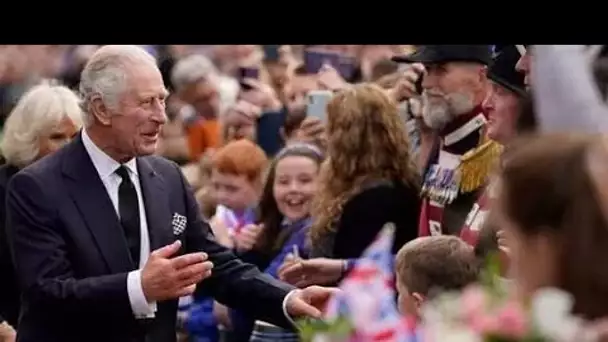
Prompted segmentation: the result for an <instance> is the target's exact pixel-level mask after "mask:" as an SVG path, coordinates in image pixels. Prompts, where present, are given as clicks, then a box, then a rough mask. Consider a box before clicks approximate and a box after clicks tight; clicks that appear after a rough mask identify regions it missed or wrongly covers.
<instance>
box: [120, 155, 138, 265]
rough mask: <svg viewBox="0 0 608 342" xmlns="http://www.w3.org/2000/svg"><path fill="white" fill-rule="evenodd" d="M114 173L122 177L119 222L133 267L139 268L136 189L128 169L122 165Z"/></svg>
mask: <svg viewBox="0 0 608 342" xmlns="http://www.w3.org/2000/svg"><path fill="white" fill-rule="evenodd" d="M116 174H117V175H119V176H120V178H122V182H120V186H119V187H118V212H119V215H120V223H121V224H122V227H123V229H124V230H125V237H126V238H127V245H128V246H129V252H130V253H131V259H132V260H133V263H134V264H135V268H139V251H140V241H139V240H140V232H139V229H140V226H139V202H138V201H137V191H135V186H134V185H133V182H131V178H130V177H129V171H128V170H127V168H126V167H125V166H124V165H122V166H120V167H119V168H118V169H117V170H116Z"/></svg>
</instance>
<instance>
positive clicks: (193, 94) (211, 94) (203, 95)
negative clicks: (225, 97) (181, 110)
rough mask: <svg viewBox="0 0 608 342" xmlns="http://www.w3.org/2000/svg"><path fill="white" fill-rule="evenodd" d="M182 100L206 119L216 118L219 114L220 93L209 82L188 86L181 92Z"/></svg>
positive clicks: (199, 82)
mask: <svg viewBox="0 0 608 342" xmlns="http://www.w3.org/2000/svg"><path fill="white" fill-rule="evenodd" d="M180 98H181V99H182V100H183V101H184V102H186V103H188V104H189V105H191V106H192V107H194V109H196V112H197V113H198V114H199V115H201V116H203V117H205V118H215V117H217V115H218V113H219V108H220V96H219V92H218V90H217V88H216V87H215V85H214V84H213V83H211V82H209V81H206V80H201V81H198V82H196V83H193V84H190V85H188V86H186V87H185V88H184V89H183V90H182V91H181V92H180Z"/></svg>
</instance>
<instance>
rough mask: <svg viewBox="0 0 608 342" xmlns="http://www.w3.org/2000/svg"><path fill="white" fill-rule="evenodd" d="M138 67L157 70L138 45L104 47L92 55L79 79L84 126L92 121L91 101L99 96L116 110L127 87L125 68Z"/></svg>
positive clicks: (148, 56) (152, 58) (154, 62)
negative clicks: (148, 65) (142, 66)
mask: <svg viewBox="0 0 608 342" xmlns="http://www.w3.org/2000/svg"><path fill="white" fill-rule="evenodd" d="M141 63H148V64H152V65H154V66H156V59H155V58H154V57H153V56H152V55H150V54H149V53H148V52H147V51H146V50H144V49H142V48H141V47H139V46H137V45H105V46H103V47H101V48H99V49H98V50H97V51H95V53H94V54H93V56H91V58H90V59H89V61H88V62H87V64H86V65H85V67H84V69H83V70H82V73H81V75H80V94H81V96H82V99H83V103H82V104H83V121H84V123H85V125H87V126H88V125H90V124H91V123H92V121H93V120H92V117H91V114H90V110H89V105H90V101H91V99H92V97H93V96H95V95H97V96H101V99H102V101H103V102H104V103H105V104H106V105H107V106H109V107H111V108H116V107H117V106H118V102H119V100H120V95H121V94H122V93H123V92H124V91H125V88H126V85H127V82H126V80H127V75H126V72H125V71H126V67H127V66H131V65H134V64H135V65H137V64H141Z"/></svg>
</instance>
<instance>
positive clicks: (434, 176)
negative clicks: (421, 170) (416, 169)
mask: <svg viewBox="0 0 608 342" xmlns="http://www.w3.org/2000/svg"><path fill="white" fill-rule="evenodd" d="M459 191H460V173H459V172H458V170H455V169H451V168H445V167H441V166H439V165H438V164H434V165H432V166H431V167H430V169H429V171H428V172H427V173H426V176H425V177H424V183H423V184H422V195H423V196H424V197H426V198H428V199H430V200H431V201H434V202H437V203H439V204H441V205H442V206H445V205H446V204H450V203H452V201H453V200H454V199H455V198H456V197H457V196H458V193H459Z"/></svg>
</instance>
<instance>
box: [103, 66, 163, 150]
mask: <svg viewBox="0 0 608 342" xmlns="http://www.w3.org/2000/svg"><path fill="white" fill-rule="evenodd" d="M125 73H126V76H127V85H126V87H125V90H124V93H123V94H122V96H120V100H119V102H118V106H117V108H116V109H113V108H108V113H107V114H106V115H104V116H103V118H101V119H100V120H101V121H102V122H103V123H104V124H105V125H106V126H109V127H110V129H111V131H112V133H113V134H112V135H113V136H112V137H111V139H112V140H111V141H109V142H108V143H109V144H112V147H113V149H114V150H115V152H116V153H117V155H120V156H123V157H124V158H125V159H126V160H128V159H130V158H133V157H136V156H144V155H150V154H153V153H154V152H155V150H156V143H157V141H158V137H159V134H160V130H161V127H162V126H163V124H164V123H165V122H166V120H167V118H166V114H165V99H166V98H167V95H168V92H167V90H166V89H165V86H164V83H163V78H162V76H161V74H160V71H159V70H158V68H157V67H156V66H155V65H152V64H140V65H133V66H132V67H131V68H130V69H127V71H125ZM106 108H107V107H106Z"/></svg>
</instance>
